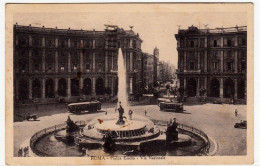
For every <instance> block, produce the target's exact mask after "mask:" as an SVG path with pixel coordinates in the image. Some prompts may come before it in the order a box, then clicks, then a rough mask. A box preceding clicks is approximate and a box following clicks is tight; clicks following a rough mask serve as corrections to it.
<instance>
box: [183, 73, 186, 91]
mask: <svg viewBox="0 0 260 166" xmlns="http://www.w3.org/2000/svg"><path fill="white" fill-rule="evenodd" d="M183 88H184V91H186V77H184V87H183ZM184 93H185V92H184Z"/></svg>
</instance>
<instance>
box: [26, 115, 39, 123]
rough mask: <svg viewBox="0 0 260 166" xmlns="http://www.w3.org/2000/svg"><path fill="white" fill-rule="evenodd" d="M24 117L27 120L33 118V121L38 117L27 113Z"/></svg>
mask: <svg viewBox="0 0 260 166" xmlns="http://www.w3.org/2000/svg"><path fill="white" fill-rule="evenodd" d="M25 119H26V120H27V121H29V120H31V119H33V120H34V121H36V120H37V119H38V116H37V115H36V114H32V115H31V114H27V115H26V116H25Z"/></svg>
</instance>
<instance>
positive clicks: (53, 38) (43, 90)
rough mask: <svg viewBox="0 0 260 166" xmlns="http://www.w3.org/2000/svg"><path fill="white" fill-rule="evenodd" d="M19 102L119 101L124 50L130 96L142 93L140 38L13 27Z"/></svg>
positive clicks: (127, 33) (110, 31)
mask: <svg viewBox="0 0 260 166" xmlns="http://www.w3.org/2000/svg"><path fill="white" fill-rule="evenodd" d="M13 28H14V31H13V32H14V35H13V38H14V48H13V51H14V55H13V56H14V99H15V100H16V101H17V103H18V101H21V102H26V101H29V102H31V101H32V99H34V98H38V99H39V102H53V101H56V100H57V99H59V98H67V99H69V100H70V101H73V100H77V99H79V98H81V97H83V96H84V97H86V98H89V99H90V98H93V97H94V98H96V97H113V96H115V95H117V90H118V89H117V87H118V78H117V54H118V48H119V47H120V48H122V50H123V54H124V57H125V64H126V68H127V75H128V77H127V85H128V92H129V94H130V95H139V94H140V93H141V92H142V68H141V64H142V51H141V44H142V40H141V39H140V37H139V35H138V33H137V34H136V33H135V32H134V31H133V30H132V29H131V30H124V29H122V28H118V27H117V26H106V29H105V30H104V31H95V30H72V29H70V28H69V29H57V27H56V28H45V27H44V26H43V27H41V28H39V27H32V26H21V25H17V24H15V25H14V27H13Z"/></svg>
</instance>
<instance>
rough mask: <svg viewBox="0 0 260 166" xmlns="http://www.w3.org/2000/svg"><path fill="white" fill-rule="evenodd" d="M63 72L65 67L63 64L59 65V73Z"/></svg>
mask: <svg viewBox="0 0 260 166" xmlns="http://www.w3.org/2000/svg"><path fill="white" fill-rule="evenodd" d="M64 70H65V65H64V64H61V65H60V71H61V72H64Z"/></svg>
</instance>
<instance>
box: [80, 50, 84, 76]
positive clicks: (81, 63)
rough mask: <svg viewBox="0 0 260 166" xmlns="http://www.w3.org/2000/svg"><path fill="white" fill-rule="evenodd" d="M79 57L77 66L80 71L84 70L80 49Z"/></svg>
mask: <svg viewBox="0 0 260 166" xmlns="http://www.w3.org/2000/svg"><path fill="white" fill-rule="evenodd" d="M79 58H80V60H79V63H80V64H79V68H80V71H81V72H83V71H84V67H83V66H84V65H83V62H84V61H83V52H82V51H80V57H79Z"/></svg>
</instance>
